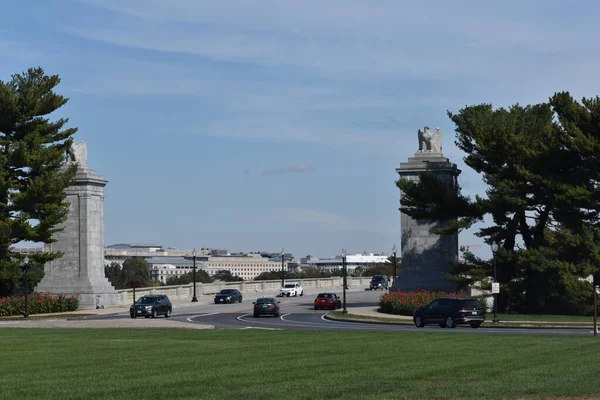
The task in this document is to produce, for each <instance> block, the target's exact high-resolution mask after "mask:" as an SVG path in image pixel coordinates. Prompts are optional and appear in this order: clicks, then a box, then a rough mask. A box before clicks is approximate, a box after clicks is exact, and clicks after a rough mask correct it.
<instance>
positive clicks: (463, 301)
mask: <svg viewBox="0 0 600 400" xmlns="http://www.w3.org/2000/svg"><path fill="white" fill-rule="evenodd" d="M484 321H485V307H484V306H483V305H482V304H481V303H480V302H479V301H477V300H476V299H472V298H453V297H444V298H439V299H435V300H434V301H432V302H431V303H429V304H427V305H426V306H425V307H420V308H417V309H416V310H415V313H414V314H413V322H414V323H415V326H416V327H418V328H422V327H423V326H425V325H430V324H431V325H439V326H440V327H442V328H456V325H471V328H479V326H480V325H481V324H482V323H483V322H484Z"/></svg>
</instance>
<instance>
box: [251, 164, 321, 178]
mask: <svg viewBox="0 0 600 400" xmlns="http://www.w3.org/2000/svg"><path fill="white" fill-rule="evenodd" d="M313 170H314V169H313V167H311V166H310V165H306V164H300V165H289V166H286V167H280V168H267V169H265V170H264V171H263V172H262V174H263V175H266V176H272V175H285V174H303V173H306V172H311V171H313Z"/></svg>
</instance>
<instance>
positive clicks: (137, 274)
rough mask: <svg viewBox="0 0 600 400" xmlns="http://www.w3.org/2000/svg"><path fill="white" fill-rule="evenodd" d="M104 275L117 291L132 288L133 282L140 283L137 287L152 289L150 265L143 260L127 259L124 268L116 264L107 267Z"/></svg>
mask: <svg viewBox="0 0 600 400" xmlns="http://www.w3.org/2000/svg"><path fill="white" fill-rule="evenodd" d="M104 274H105V275H106V278H107V279H108V280H109V281H110V283H111V284H112V285H113V286H114V287H115V289H128V288H131V287H132V286H131V282H133V281H136V282H139V284H138V285H137V286H136V287H150V286H152V283H153V282H152V280H151V277H150V265H149V264H148V261H146V260H144V259H143V258H130V259H127V260H125V261H124V262H123V266H122V267H121V265H119V264H118V263H115V262H113V263H110V265H105V266H104Z"/></svg>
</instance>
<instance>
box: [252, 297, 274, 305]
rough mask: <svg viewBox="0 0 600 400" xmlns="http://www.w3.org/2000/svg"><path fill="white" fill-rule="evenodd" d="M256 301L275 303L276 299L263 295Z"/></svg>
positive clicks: (258, 302) (259, 302)
mask: <svg viewBox="0 0 600 400" xmlns="http://www.w3.org/2000/svg"><path fill="white" fill-rule="evenodd" d="M256 303H257V304H270V303H275V299H274V298H272V297H261V298H259V299H256Z"/></svg>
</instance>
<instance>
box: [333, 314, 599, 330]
mask: <svg viewBox="0 0 600 400" xmlns="http://www.w3.org/2000/svg"><path fill="white" fill-rule="evenodd" d="M347 315H348V316H349V317H350V318H336V317H333V316H331V315H329V314H325V315H324V316H323V318H325V319H328V320H330V321H336V322H352V323H360V324H374V325H401V326H406V325H409V326H413V325H414V324H413V323H412V322H408V321H407V322H384V321H369V320H364V319H352V316H353V315H354V316H358V315H356V314H347ZM361 317H362V315H361ZM481 327H482V328H492V329H539V330H546V329H581V330H583V329H586V330H592V331H593V330H594V327H593V326H590V327H579V326H500V325H486V326H483V325H482V326H481Z"/></svg>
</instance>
